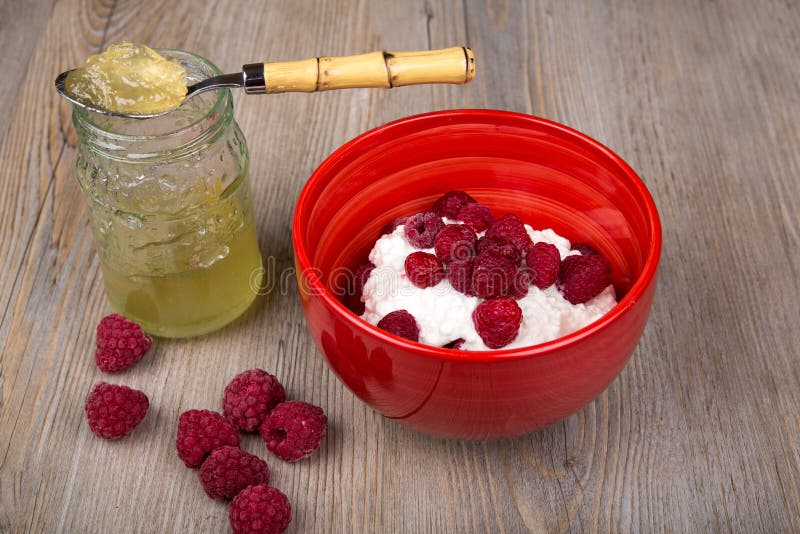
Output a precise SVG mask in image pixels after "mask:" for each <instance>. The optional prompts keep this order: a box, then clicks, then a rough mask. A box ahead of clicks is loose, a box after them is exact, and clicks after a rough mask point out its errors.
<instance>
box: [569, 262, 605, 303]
mask: <svg viewBox="0 0 800 534" xmlns="http://www.w3.org/2000/svg"><path fill="white" fill-rule="evenodd" d="M609 285H611V264H610V263H608V260H606V259H605V258H604V257H602V256H600V255H593V256H577V255H575V256H567V257H566V258H564V261H562V262H561V272H560V273H559V277H558V290H559V291H560V292H561V294H562V295H564V298H565V299H567V300H568V301H570V302H571V303H572V304H582V303H584V302H588V301H589V300H591V299H593V298H594V297H596V296H597V295H599V294H600V293H601V292H602V291H603V290H604V289H605V288H606V287H608V286H609Z"/></svg>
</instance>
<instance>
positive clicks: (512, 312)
mask: <svg viewBox="0 0 800 534" xmlns="http://www.w3.org/2000/svg"><path fill="white" fill-rule="evenodd" d="M472 320H473V322H474V323H475V330H477V331H478V334H479V335H480V336H481V339H483V342H484V343H486V346H487V347H489V348H490V349H501V348H503V347H505V346H506V345H508V344H509V343H511V342H512V341H514V338H515V337H517V334H518V333H519V326H520V324H521V323H522V310H521V309H520V307H519V305H518V304H517V302H516V301H515V300H514V299H512V298H508V297H501V298H497V299H489V300H485V301H483V302H481V303H480V304H478V307H477V308H475V311H474V312H472Z"/></svg>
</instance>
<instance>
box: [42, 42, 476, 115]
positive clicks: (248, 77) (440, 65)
mask: <svg viewBox="0 0 800 534" xmlns="http://www.w3.org/2000/svg"><path fill="white" fill-rule="evenodd" d="M73 70H74V69H73ZM70 72H72V70H68V71H66V72H62V73H61V74H59V75H58V77H57V78H56V82H55V85H56V91H58V92H59V94H60V95H61V96H63V97H64V98H66V99H67V100H69V101H70V102H72V104H73V105H75V106H78V107H81V108H83V109H86V110H89V111H94V112H96V113H103V114H105V115H114V116H117V117H128V118H136V119H147V118H151V117H158V116H159V115H164V114H165V113H169V112H170V111H172V110H168V111H164V112H161V113H150V114H138V113H137V114H132V113H118V112H115V111H110V110H107V109H102V108H98V107H95V106H92V105H90V104H87V103H85V102H81V101H79V100H76V99H75V98H73V97H72V96H70V95H69V93H67V92H66V90H65V89H64V82H65V80H66V79H67V76H68V75H69V73H70ZM474 77H475V56H474V54H473V53H472V50H470V49H469V48H467V47H463V46H456V47H451V48H443V49H440V50H421V51H417V52H382V51H376V52H369V53H367V54H359V55H355V56H342V57H328V56H322V57H314V58H308V59H300V60H296V61H283V62H271V63H250V64H247V65H244V66H243V67H242V72H237V73H234V74H222V75H219V76H213V77H211V78H207V79H205V80H202V81H199V82H197V83H195V84H193V85H190V86H188V87H187V88H186V89H187V91H186V99H189V98H191V97H193V96H195V95H198V94H200V93H203V92H205V91H210V90H212V89H220V88H222V87H243V88H244V91H245V93H248V94H259V93H285V92H297V91H299V92H307V93H311V92H314V91H328V90H331V89H347V88H355V87H383V88H387V89H389V88H392V87H401V86H404V85H416V84H423V83H454V84H464V83H468V82H470V81H471V80H472V79H473V78H474ZM186 99H184V102H185V101H186Z"/></svg>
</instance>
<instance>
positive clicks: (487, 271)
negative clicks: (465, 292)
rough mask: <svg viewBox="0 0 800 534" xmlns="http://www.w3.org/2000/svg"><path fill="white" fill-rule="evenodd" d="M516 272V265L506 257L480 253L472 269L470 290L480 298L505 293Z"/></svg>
mask: <svg viewBox="0 0 800 534" xmlns="http://www.w3.org/2000/svg"><path fill="white" fill-rule="evenodd" d="M516 273H517V266H516V265H515V264H514V263H512V262H511V260H509V259H508V258H504V257H502V256H498V255H496V254H481V255H479V256H478V257H477V258H475V264H474V267H473V270H472V291H473V292H474V293H475V295H477V296H478V297H480V298H482V299H493V298H496V297H501V296H503V295H507V294H508V288H509V287H510V286H511V284H512V283H513V280H514V276H515V275H516Z"/></svg>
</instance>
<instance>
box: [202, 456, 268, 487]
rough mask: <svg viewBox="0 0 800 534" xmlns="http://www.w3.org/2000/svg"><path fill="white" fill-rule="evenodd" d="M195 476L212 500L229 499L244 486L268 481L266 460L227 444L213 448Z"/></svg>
mask: <svg viewBox="0 0 800 534" xmlns="http://www.w3.org/2000/svg"><path fill="white" fill-rule="evenodd" d="M199 476H200V483H201V484H203V489H204V490H206V494H208V496H209V497H211V498H212V499H233V498H234V497H236V495H238V494H239V492H240V491H242V490H243V489H245V488H246V487H247V486H255V485H256V484H269V468H268V467H267V462H265V461H264V460H262V459H261V458H259V457H258V456H255V455H253V454H250V453H249V452H246V451H243V450H242V449H240V448H239V447H231V446H230V445H225V446H223V447H219V448H218V449H214V450H213V451H212V452H211V454H210V455H209V456H208V458H206V459H205V461H204V462H203V465H201V466H200V475H199Z"/></svg>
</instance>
